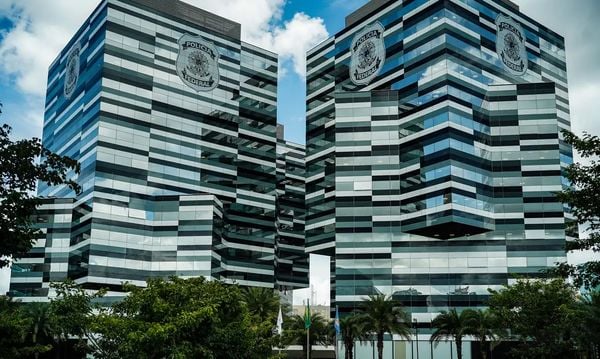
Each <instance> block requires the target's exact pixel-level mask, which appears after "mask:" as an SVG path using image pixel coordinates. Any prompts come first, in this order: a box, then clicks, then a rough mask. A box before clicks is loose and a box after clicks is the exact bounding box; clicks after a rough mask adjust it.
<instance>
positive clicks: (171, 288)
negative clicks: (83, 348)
mask: <svg viewBox="0 0 600 359" xmlns="http://www.w3.org/2000/svg"><path fill="white" fill-rule="evenodd" d="M125 288H126V290H127V291H129V295H128V296H127V297H125V298H124V299H123V300H122V301H121V302H118V303H115V304H114V305H112V306H111V308H110V310H107V311H103V312H101V313H100V314H99V315H98V316H96V318H95V319H94V323H93V326H92V329H93V331H94V332H96V333H97V334H98V339H97V341H98V345H99V349H100V350H97V351H96V352H95V353H93V354H94V356H95V357H98V358H234V359H235V358H265V357H268V355H269V354H270V351H271V346H270V343H268V341H267V342H265V341H263V340H260V338H258V334H257V332H256V330H255V327H256V326H253V323H252V321H253V320H255V318H254V317H252V316H251V315H250V314H249V312H248V310H247V308H246V306H245V304H244V302H243V296H242V292H241V290H240V288H239V287H237V286H233V285H226V284H223V283H221V282H218V281H207V280H206V279H204V278H203V277H198V278H190V279H181V278H176V277H172V278H170V279H169V280H163V279H150V280H148V282H147V287H146V288H139V287H134V286H130V285H127V286H126V287H125ZM265 343H268V344H267V345H266V346H265Z"/></svg>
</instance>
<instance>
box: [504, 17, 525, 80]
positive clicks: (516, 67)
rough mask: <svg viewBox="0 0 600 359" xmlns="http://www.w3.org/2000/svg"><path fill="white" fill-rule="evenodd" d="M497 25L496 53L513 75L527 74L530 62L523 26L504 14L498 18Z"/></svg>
mask: <svg viewBox="0 0 600 359" xmlns="http://www.w3.org/2000/svg"><path fill="white" fill-rule="evenodd" d="M496 27H497V37H496V53H498V57H499V58H500V60H501V61H502V64H504V67H505V68H506V69H507V70H508V72H510V73H511V74H513V75H517V76H523V75H525V73H526V72H527V66H528V65H529V62H528V60H527V51H526V49H525V33H524V32H523V28H522V27H521V25H520V24H518V23H517V22H516V21H514V20H513V19H511V18H510V17H508V16H504V15H502V14H500V15H498V17H497V18H496Z"/></svg>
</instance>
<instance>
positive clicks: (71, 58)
mask: <svg viewBox="0 0 600 359" xmlns="http://www.w3.org/2000/svg"><path fill="white" fill-rule="evenodd" d="M80 54H81V45H80V44H79V43H77V44H75V45H74V46H73V47H72V48H71V50H69V53H68V54H67V61H66V65H65V83H64V87H63V93H64V95H65V97H66V98H67V99H70V98H71V96H72V95H73V92H75V88H76V87H77V82H78V81H79V57H80Z"/></svg>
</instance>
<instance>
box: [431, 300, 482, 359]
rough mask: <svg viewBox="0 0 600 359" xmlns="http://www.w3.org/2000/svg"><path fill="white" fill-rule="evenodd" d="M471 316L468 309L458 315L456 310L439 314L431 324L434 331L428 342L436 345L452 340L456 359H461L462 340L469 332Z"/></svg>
mask: <svg viewBox="0 0 600 359" xmlns="http://www.w3.org/2000/svg"><path fill="white" fill-rule="evenodd" d="M472 315H473V314H472V313H471V312H470V311H469V310H468V309H467V310H463V311H462V312H461V313H460V314H459V313H458V312H457V311H456V308H452V309H450V311H449V312H446V311H443V312H441V313H440V314H439V315H438V316H437V317H435V318H434V319H433V321H432V322H431V325H432V326H433V327H434V328H435V331H434V332H433V334H432V335H431V339H430V340H431V341H432V342H435V343H436V344H437V343H438V342H440V341H442V340H448V339H449V338H451V339H454V342H455V343H456V353H457V356H458V359H462V338H463V337H464V336H465V335H468V334H469V332H470V328H471V326H470V325H471V322H472Z"/></svg>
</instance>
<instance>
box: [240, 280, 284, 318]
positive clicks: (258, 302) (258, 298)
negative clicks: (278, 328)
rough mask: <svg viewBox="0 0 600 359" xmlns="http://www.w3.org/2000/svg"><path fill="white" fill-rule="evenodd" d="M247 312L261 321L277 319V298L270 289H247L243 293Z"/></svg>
mask: <svg viewBox="0 0 600 359" xmlns="http://www.w3.org/2000/svg"><path fill="white" fill-rule="evenodd" d="M243 295H244V301H245V302H246V305H247V307H248V311H249V312H250V314H252V315H256V316H257V317H259V318H260V319H261V320H263V321H265V320H269V319H274V318H277V314H278V313H279V296H278V295H277V294H275V292H274V291H273V289H271V288H262V287H247V288H246V289H245V290H244V291H243Z"/></svg>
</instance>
